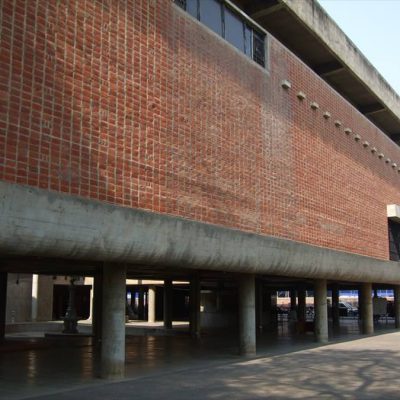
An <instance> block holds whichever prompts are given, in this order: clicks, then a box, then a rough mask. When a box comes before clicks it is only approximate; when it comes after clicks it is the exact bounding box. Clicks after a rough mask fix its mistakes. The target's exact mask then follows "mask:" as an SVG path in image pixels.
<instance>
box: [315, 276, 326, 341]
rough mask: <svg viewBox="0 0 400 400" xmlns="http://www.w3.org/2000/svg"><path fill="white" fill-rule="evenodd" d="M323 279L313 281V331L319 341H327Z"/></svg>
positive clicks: (324, 284)
mask: <svg viewBox="0 0 400 400" xmlns="http://www.w3.org/2000/svg"><path fill="white" fill-rule="evenodd" d="M327 294H328V293H327V287H326V280H325V279H318V280H316V281H315V283H314V311H315V321H314V331H315V339H316V340H317V342H320V343H328V302H327Z"/></svg>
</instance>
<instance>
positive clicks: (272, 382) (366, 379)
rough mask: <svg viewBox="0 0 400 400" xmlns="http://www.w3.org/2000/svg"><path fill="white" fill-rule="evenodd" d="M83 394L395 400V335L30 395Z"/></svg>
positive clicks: (65, 398)
mask: <svg viewBox="0 0 400 400" xmlns="http://www.w3.org/2000/svg"><path fill="white" fill-rule="evenodd" d="M85 398H87V399H91V400H100V399H102V400H103V399H107V400H109V399H118V400H125V399H126V400H128V399H141V400H147V399H158V400H159V399H177V400H178V399H179V400H180V399H182V400H183V399H185V400H186V399H192V400H196V399H199V400H200V399H202V400H203V399H210V400H211V399H231V400H233V399H399V398H400V333H392V334H385V335H380V336H375V337H369V338H366V339H360V340H355V341H351V342H346V343H339V344H333V345H329V346H325V347H319V348H314V349H310V350H303V351H299V352H294V353H290V354H283V355H277V356H272V357H261V358H257V359H253V360H248V361H240V362H238V361H230V362H225V363H222V364H220V365H215V363H214V365H213V363H211V365H202V366H201V367H197V368H189V369H182V370H179V371H174V372H163V373H157V374H152V375H150V376H146V377H142V378H138V379H131V380H125V381H122V382H118V383H110V384H102V385H95V386H92V387H89V388H82V389H79V390H73V391H69V392H63V393H57V394H54V395H48V396H41V397H36V398H35V399H37V400H39V399H40V400H50V399H57V400H71V399H85Z"/></svg>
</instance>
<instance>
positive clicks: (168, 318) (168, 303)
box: [164, 279, 173, 329]
mask: <svg viewBox="0 0 400 400" xmlns="http://www.w3.org/2000/svg"><path fill="white" fill-rule="evenodd" d="M172 296H173V286H172V279H165V280H164V328H166V329H171V328H172V300H173V298H172Z"/></svg>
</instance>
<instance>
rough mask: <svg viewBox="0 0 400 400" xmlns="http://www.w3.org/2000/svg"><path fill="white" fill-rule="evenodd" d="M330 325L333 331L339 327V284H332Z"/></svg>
mask: <svg viewBox="0 0 400 400" xmlns="http://www.w3.org/2000/svg"><path fill="white" fill-rule="evenodd" d="M332 325H333V329H334V330H335V331H338V330H339V329H340V315H339V285H338V284H333V285H332Z"/></svg>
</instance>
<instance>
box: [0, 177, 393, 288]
mask: <svg viewBox="0 0 400 400" xmlns="http://www.w3.org/2000/svg"><path fill="white" fill-rule="evenodd" d="M0 224H1V230H0V254H1V256H2V257H6V256H38V257H59V258H67V259H79V260H92V261H107V262H116V263H132V264H143V265H149V266H152V265H163V266H170V267H174V268H178V269H179V268H186V269H187V268H189V269H200V270H201V269H204V270H214V271H225V272H252V273H259V274H269V275H278V276H288V277H299V278H313V279H332V280H343V281H353V282H374V283H395V284H398V283H400V264H399V263H396V262H391V261H384V260H378V259H374V258H370V257H364V256H360V255H356V254H351V253H345V252H340V251H335V250H330V249H326V248H322V247H316V246H311V245H307V244H302V243H298V242H294V241H290V240H285V239H280V238H276V237H269V236H261V235H257V234H251V233H246V232H242V231H239V230H234V229H227V228H224V227H220V226H215V225H210V224H205V223H200V222H195V221H191V220H186V219H183V218H178V217H172V216H167V215H160V214H157V213H153V212H147V211H142V210H137V209H131V208H124V207H117V206H114V205H110V204H105V203H102V202H98V201H92V200H88V199H83V198H78V197H74V196H69V195H65V194H60V193H54V192H50V191H46V190H41V189H36V188H32V187H28V186H22V185H15V184H9V183H5V182H1V183H0Z"/></svg>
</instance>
